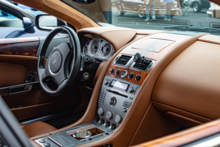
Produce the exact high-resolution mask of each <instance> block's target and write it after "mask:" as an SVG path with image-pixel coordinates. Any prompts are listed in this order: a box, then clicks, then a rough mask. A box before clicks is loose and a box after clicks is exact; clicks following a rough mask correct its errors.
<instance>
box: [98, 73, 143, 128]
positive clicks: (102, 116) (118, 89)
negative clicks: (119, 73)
mask: <svg viewBox="0 0 220 147" xmlns="http://www.w3.org/2000/svg"><path fill="white" fill-rule="evenodd" d="M139 88H140V85H137V84H133V83H131V82H127V81H124V80H120V79H118V78H112V77H110V76H105V78H104V80H103V83H102V89H101V91H100V95H99V99H98V107H97V114H96V121H97V122H99V124H101V125H103V126H105V127H106V128H109V129H111V130H115V129H117V127H119V125H120V123H121V122H122V121H123V119H124V117H125V115H126V114H127V112H128V109H129V108H130V106H131V104H132V102H133V100H134V98H135V95H136V93H137V91H138V90H139Z"/></svg>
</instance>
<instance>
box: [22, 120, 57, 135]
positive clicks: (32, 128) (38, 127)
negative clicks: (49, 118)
mask: <svg viewBox="0 0 220 147" xmlns="http://www.w3.org/2000/svg"><path fill="white" fill-rule="evenodd" d="M21 127H22V128H23V129H24V131H25V132H26V134H27V135H28V137H29V138H31V137H34V136H38V135H42V134H45V133H49V132H51V131H54V130H57V129H56V128H55V127H53V126H51V125H49V124H47V123H44V122H41V121H37V122H35V123H33V124H31V125H26V124H21Z"/></svg>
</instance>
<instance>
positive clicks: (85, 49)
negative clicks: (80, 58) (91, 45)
mask: <svg viewBox="0 0 220 147" xmlns="http://www.w3.org/2000/svg"><path fill="white" fill-rule="evenodd" d="M83 53H85V54H87V53H88V46H87V45H85V46H84V48H83Z"/></svg>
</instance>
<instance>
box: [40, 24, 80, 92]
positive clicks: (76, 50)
mask: <svg viewBox="0 0 220 147" xmlns="http://www.w3.org/2000/svg"><path fill="white" fill-rule="evenodd" d="M61 31H62V32H66V33H68V34H69V43H67V42H64V43H61V44H59V45H58V46H56V47H54V49H53V50H52V51H51V53H50V55H49V56H48V60H47V63H46V65H45V68H44V59H45V55H46V51H47V48H48V46H49V44H50V42H51V41H52V39H53V38H54V36H56V35H57V34H58V33H59V32H61ZM71 56H72V61H71V60H70V59H71ZM80 61H81V46H80V41H79V38H78V36H77V34H76V33H75V31H73V30H72V29H71V28H70V27H67V26H64V27H59V28H55V29H54V30H52V31H51V32H50V33H49V34H48V36H47V37H46V39H45V41H44V44H43V46H42V48H41V51H40V54H39V57H38V63H37V69H38V78H39V82H40V85H41V87H42V89H43V90H44V91H45V92H46V93H48V94H49V95H51V96H57V95H60V94H61V93H63V92H64V91H65V90H66V89H68V88H69V87H70V86H71V85H72V84H73V83H74V81H75V79H76V77H77V74H78V72H79V69H80ZM67 62H72V64H71V63H68V64H67ZM70 64H71V67H70V72H69V73H68V70H67V69H68V65H70ZM48 77H52V78H53V79H54V80H55V82H56V83H57V84H58V88H57V89H56V90H51V89H50V88H49V87H48V86H47V84H46V83H45V79H46V78H48Z"/></svg>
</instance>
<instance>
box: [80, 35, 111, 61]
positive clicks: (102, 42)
mask: <svg viewBox="0 0 220 147" xmlns="http://www.w3.org/2000/svg"><path fill="white" fill-rule="evenodd" d="M94 41H97V42H98V43H99V48H98V51H97V53H96V54H92V53H91V52H92V44H93V43H94ZM107 43H108V44H109V45H110V46H111V48H110V54H109V55H108V56H104V55H103V53H102V52H101V49H102V48H103V47H104V46H105V45H106V44H107ZM86 44H87V43H86ZM85 47H86V45H85V46H84V47H83V52H84V49H85ZM84 53H85V52H84ZM85 54H86V55H88V56H90V57H94V58H96V59H99V60H108V59H109V58H111V57H112V55H113V54H114V48H113V46H112V45H111V43H109V42H108V41H106V40H105V39H103V38H94V39H92V40H91V41H89V44H88V46H87V53H85Z"/></svg>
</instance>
